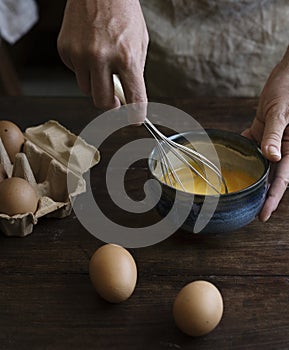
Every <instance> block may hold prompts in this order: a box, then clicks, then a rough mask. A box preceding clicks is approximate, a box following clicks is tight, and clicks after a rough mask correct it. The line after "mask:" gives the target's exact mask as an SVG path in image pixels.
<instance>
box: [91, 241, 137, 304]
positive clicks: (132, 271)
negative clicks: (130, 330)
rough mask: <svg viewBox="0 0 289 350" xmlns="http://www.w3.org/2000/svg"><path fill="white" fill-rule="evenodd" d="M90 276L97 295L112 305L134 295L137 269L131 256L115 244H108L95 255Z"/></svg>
mask: <svg viewBox="0 0 289 350" xmlns="http://www.w3.org/2000/svg"><path fill="white" fill-rule="evenodd" d="M89 275H90V279H91V282H92V284H93V286H94V288H95V290H96V291H97V293H98V294H99V295H100V296H101V297H102V298H103V299H105V300H107V301H109V302H111V303H120V302H122V301H124V300H126V299H128V298H129V297H130V296H131V294H132V293H133V291H134V289H135V285H136V280H137V268H136V264H135V261H134V259H133V257H132V256H131V254H130V253H129V252H128V251H127V250H126V249H124V248H122V247H120V246H118V245H115V244H106V245H104V246H102V247H100V248H99V249H97V251H96V252H95V253H94V254H93V256H92V258H91V260H90V263H89Z"/></svg>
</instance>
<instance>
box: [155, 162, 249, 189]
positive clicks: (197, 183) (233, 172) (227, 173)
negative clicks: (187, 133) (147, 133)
mask: <svg viewBox="0 0 289 350" xmlns="http://www.w3.org/2000/svg"><path fill="white" fill-rule="evenodd" d="M175 171H176V173H177V175H178V177H179V179H180V180H181V182H182V184H183V186H184V188H185V190H186V192H189V193H193V194H199V195H214V194H216V191H215V190H214V189H212V188H211V187H210V186H209V185H207V183H206V182H205V181H204V180H203V179H202V178H201V177H200V176H198V175H195V174H194V173H193V172H192V171H190V170H189V169H188V167H182V168H179V169H175ZM222 175H223V177H224V180H225V182H226V185H227V188H228V193H231V192H237V191H240V190H243V189H245V188H246V187H249V186H251V185H252V184H253V183H254V182H255V181H256V179H255V178H254V177H253V176H251V175H250V174H248V173H246V172H245V171H241V170H238V169H226V168H224V169H222ZM205 177H206V178H207V180H208V181H210V183H212V184H213V185H214V186H215V187H216V188H217V189H220V193H221V194H224V193H225V188H224V186H223V185H222V184H220V183H219V180H218V178H217V176H216V175H215V174H214V173H213V172H211V171H207V173H206V174H205ZM161 181H162V182H164V183H168V184H169V183H170V181H169V177H168V175H166V176H165V177H162V178H161ZM172 185H173V187H175V188H176V189H178V190H183V189H182V187H181V186H180V184H179V183H178V182H177V181H175V180H173V181H172Z"/></svg>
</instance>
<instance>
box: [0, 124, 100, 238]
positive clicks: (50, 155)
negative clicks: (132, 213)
mask: <svg viewBox="0 0 289 350" xmlns="http://www.w3.org/2000/svg"><path fill="white" fill-rule="evenodd" d="M24 136H25V143H24V146H23V152H21V153H18V154H17V155H16V157H15V162H14V164H11V162H10V160H9V156H8V154H7V152H6V150H5V147H4V145H3V143H2V141H1V138H0V163H1V164H2V165H3V167H4V169H5V171H6V173H7V175H8V177H11V176H15V177H21V178H24V179H25V180H27V181H28V182H29V183H30V184H31V185H32V186H33V188H34V189H35V191H36V193H37V195H38V198H39V200H38V208H37V211H36V212H35V213H27V214H23V215H14V216H8V215H5V214H1V213H0V231H1V232H3V233H4V234H5V235H7V236H19V237H24V236H27V235H28V234H30V233H31V232H32V231H33V228H34V225H36V224H37V221H38V219H39V218H40V217H43V216H48V217H56V218H64V217H66V216H68V215H69V214H70V213H71V209H72V205H71V202H72V201H73V198H74V197H76V196H77V195H79V194H80V193H82V192H85V190H86V183H85V180H84V178H83V174H84V173H85V172H86V171H87V170H89V168H91V167H92V166H94V165H95V164H97V163H98V162H99V159H100V156H99V152H98V150H97V149H96V148H95V147H93V146H91V145H89V144H88V143H86V142H85V141H84V140H82V139H81V138H80V137H77V136H76V135H74V134H72V133H71V132H70V131H68V130H67V129H65V128H64V127H63V126H62V125H60V124H59V123H58V122H56V121H53V120H51V121H48V122H47V123H45V124H42V125H39V126H36V127H31V128H28V129H26V131H25V133H24ZM75 141H77V152H73V157H72V158H71V157H70V155H71V151H72V148H73V145H74V143H75ZM68 173H69V176H70V179H72V181H71V183H73V188H72V189H71V188H70V193H68V189H67V174H68Z"/></svg>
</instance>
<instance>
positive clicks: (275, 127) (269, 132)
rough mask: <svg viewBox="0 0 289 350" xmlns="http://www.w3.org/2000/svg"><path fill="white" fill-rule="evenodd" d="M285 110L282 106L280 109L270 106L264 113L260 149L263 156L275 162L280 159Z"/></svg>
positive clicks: (285, 121)
mask: <svg viewBox="0 0 289 350" xmlns="http://www.w3.org/2000/svg"><path fill="white" fill-rule="evenodd" d="M287 117H288V115H287V110H286V108H285V107H284V106H282V107H281V109H279V108H278V110H277V111H276V109H275V108H271V109H270V110H269V111H268V112H267V115H266V122H265V128H264V134H263V139H262V143H261V149H262V152H263V153H264V155H265V157H267V158H268V159H269V160H271V161H273V162H276V161H279V160H280V159H281V150H280V149H281V140H282V137H283V133H284V130H285V128H286V126H287V120H286V119H287Z"/></svg>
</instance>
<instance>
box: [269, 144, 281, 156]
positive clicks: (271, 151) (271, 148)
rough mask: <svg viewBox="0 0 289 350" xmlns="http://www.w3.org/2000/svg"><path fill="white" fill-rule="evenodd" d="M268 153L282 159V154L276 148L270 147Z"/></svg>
mask: <svg viewBox="0 0 289 350" xmlns="http://www.w3.org/2000/svg"><path fill="white" fill-rule="evenodd" d="M268 152H269V154H270V155H271V156H274V157H278V158H281V153H280V151H279V149H278V148H277V147H276V146H273V145H270V146H269V147H268Z"/></svg>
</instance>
